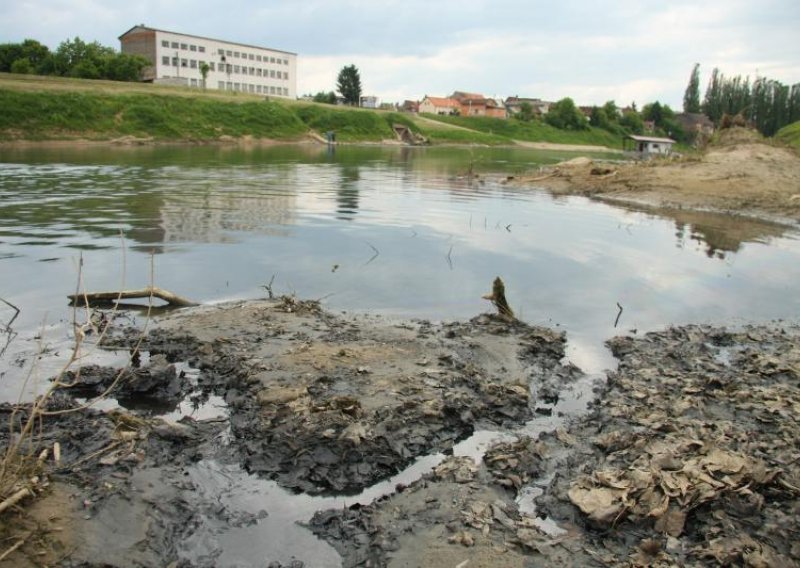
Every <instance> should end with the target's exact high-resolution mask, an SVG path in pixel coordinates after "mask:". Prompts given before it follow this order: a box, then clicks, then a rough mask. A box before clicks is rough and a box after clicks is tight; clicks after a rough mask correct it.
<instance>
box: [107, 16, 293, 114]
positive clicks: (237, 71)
mask: <svg viewBox="0 0 800 568" xmlns="http://www.w3.org/2000/svg"><path fill="white" fill-rule="evenodd" d="M119 41H120V44H121V51H122V53H127V54H130V55H141V56H142V57H144V58H145V59H147V60H148V61H150V67H149V68H148V69H146V70H145V76H144V80H145V81H147V82H151V83H166V84H172V85H180V86H187V87H198V88H199V87H205V88H208V89H218V90H220V91H240V92H245V93H254V94H259V95H269V96H277V97H288V98H295V97H296V96H297V54H296V53H291V52H289V51H281V50H278V49H271V48H266V47H258V46H254V45H246V44H242V43H236V42H230V41H223V40H219V39H211V38H207V37H201V36H195V35H188V34H182V33H177V32H168V31H164V30H159V29H156V28H151V27H148V26H145V25H144V24H141V25H138V26H134V27H132V28H131V29H129V30H128V31H127V32H125V33H124V34H122V35H121V36H119ZM205 66H208V75H207V77H206V79H205V81H204V80H203V73H202V71H201V70H202V69H203V68H204V67H205Z"/></svg>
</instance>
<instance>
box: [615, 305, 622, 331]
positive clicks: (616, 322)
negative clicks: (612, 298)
mask: <svg viewBox="0 0 800 568" xmlns="http://www.w3.org/2000/svg"><path fill="white" fill-rule="evenodd" d="M617 307H618V308H619V312H617V319H615V320H614V327H617V324H618V323H619V318H620V316H621V315H622V306H620V305H619V302H617Z"/></svg>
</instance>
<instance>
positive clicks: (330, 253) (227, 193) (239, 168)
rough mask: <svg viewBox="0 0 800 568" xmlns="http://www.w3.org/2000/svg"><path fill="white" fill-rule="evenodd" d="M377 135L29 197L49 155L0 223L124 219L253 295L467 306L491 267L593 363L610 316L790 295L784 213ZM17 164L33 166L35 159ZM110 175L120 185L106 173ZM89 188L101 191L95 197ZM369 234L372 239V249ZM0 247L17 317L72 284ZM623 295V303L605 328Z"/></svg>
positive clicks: (109, 231) (175, 256)
mask: <svg viewBox="0 0 800 568" xmlns="http://www.w3.org/2000/svg"><path fill="white" fill-rule="evenodd" d="M371 152H372V153H370V154H369V156H370V160H369V161H365V160H358V159H352V160H350V159H347V152H341V153H339V152H337V155H336V156H334V157H331V158H329V159H326V161H322V162H320V161H314V160H315V159H316V158H313V157H309V156H305V155H303V156H300V157H299V158H298V157H297V156H295V154H291V156H295V157H294V158H292V159H293V160H294V161H292V162H287V161H283V162H279V163H271V162H269V160H266V161H259V159H258V156H255V155H253V156H250V157H248V159H247V160H246V161H245V163H240V164H233V165H227V164H225V163H224V161H223V162H221V163H220V165H218V166H214V167H210V166H208V164H204V163H199V164H194V163H180V164H179V165H174V164H173V165H170V164H163V165H159V166H156V167H153V168H148V167H140V166H135V167H134V166H126V167H117V170H116V171H118V173H120V176H119V178H117V177H114V175H113V171H115V170H114V167H111V166H104V170H103V171H102V172H101V173H102V174H103V176H104V177H102V179H100V180H99V181H98V180H97V179H94V178H92V179H90V180H88V182H87V183H89V186H90V187H88V188H86V189H85V190H81V189H79V190H74V191H75V193H71V192H72V191H73V190H72V189H69V188H66V189H65V187H64V186H59V189H58V190H57V191H56V194H55V197H56V198H58V199H60V200H61V201H59V203H58V204H57V205H55V204H54V205H52V206H49V205H47V204H46V203H45V202H42V205H41V206H39V208H38V209H36V208H35V207H33V206H34V205H35V204H36V197H37V196H42V195H45V194H47V192H46V191H45V190H46V189H47V188H48V187H50V186H51V185H52V184H53V183H55V182H54V181H53V179H51V178H56V177H57V176H56V175H55V174H54V173H53V172H54V171H55V170H53V169H52V168H49V169H48V168H47V167H45V169H44V171H43V173H42V176H43V177H42V179H40V180H38V181H37V180H36V179H33V180H28V181H27V182H26V183H28V184H29V186H30V187H35V190H30V191H28V190H26V191H27V193H25V192H23V195H21V196H20V199H21V200H25V201H27V202H28V203H27V204H24V205H20V206H19V207H18V208H17V209H13V208H12V209H8V208H5V209H4V210H3V211H4V212H11V213H14V215H10V216H6V217H5V223H6V226H10V227H12V230H16V231H18V232H19V235H20V236H19V237H18V238H19V240H21V239H23V238H26V239H29V238H30V237H23V236H21V234H22V233H25V232H31V231H33V228H35V231H34V232H36V233H37V234H38V233H41V234H43V235H46V236H45V237H43V238H45V239H50V240H51V241H52V242H53V243H54V244H58V245H59V246H60V247H63V246H65V245H80V244H81V243H84V244H85V242H86V240H87V239H86V236H85V232H84V231H87V230H88V231H92V233H91V234H100V235H104V237H103V238H102V239H98V238H94V239H90V240H89V242H92V243H93V244H101V245H107V244H109V243H110V244H112V245H113V246H115V247H118V246H119V244H118V242H119V240H118V236H116V230H117V228H118V227H120V226H125V227H127V228H128V231H127V234H128V236H129V238H130V239H131V240H132V241H133V242H130V243H129V247H131V248H135V247H136V245H137V243H138V244H139V245H141V246H143V247H144V249H143V250H142V252H145V250H148V249H150V248H153V247H163V248H162V249H161V252H163V255H162V256H161V257H159V258H157V259H156V283H157V284H158V285H159V286H161V287H164V288H168V289H172V290H175V291H176V292H179V293H182V294H184V295H187V296H190V297H194V298H197V299H200V300H213V299H218V298H220V297H243V296H255V295H263V293H264V291H263V289H261V288H260V286H261V285H262V284H265V283H267V282H269V280H270V277H271V276H272V275H273V274H275V275H276V280H275V283H274V289H275V290H276V291H277V292H279V293H289V292H296V293H297V294H299V295H300V296H303V297H312V298H319V297H323V296H326V295H328V294H333V295H332V296H330V298H329V299H328V303H329V305H330V306H332V307H336V308H343V309H369V310H377V311H387V312H392V313H396V314H403V315H411V316H418V317H426V318H431V319H451V318H464V317H470V316H473V315H475V314H476V313H479V312H481V311H485V310H487V309H488V308H489V305H488V304H487V303H486V302H485V301H484V300H481V299H480V296H481V295H482V294H484V293H486V292H488V291H489V290H488V288H489V286H490V284H491V281H492V279H493V278H494V277H495V276H497V275H501V276H502V277H503V278H504V279H505V280H506V282H507V285H508V287H509V299H510V301H511V302H512V305H513V306H514V307H515V309H517V311H518V312H519V313H520V314H521V315H522V317H523V319H525V320H526V321H529V322H530V323H535V324H543V325H550V326H554V325H557V324H558V325H561V326H562V327H563V328H565V329H567V330H568V332H569V333H570V337H572V338H574V339H573V344H574V347H571V349H573V351H572V355H571V357H573V358H574V359H576V360H580V361H582V362H583V365H581V366H584V365H585V366H586V367H587V368H589V369H592V370H597V369H602V368H606V367H608V366H609V365H608V356H607V351H606V350H605V349H604V348H603V346H602V342H603V341H604V340H605V339H607V338H608V337H610V336H612V335H614V334H616V333H618V332H620V331H622V330H628V329H631V328H637V329H639V330H642V331H645V330H649V329H653V328H656V327H663V326H664V325H668V324H672V323H676V324H678V323H684V322H690V321H693V322H697V321H715V322H725V321H730V320H732V319H737V320H739V319H745V320H746V319H748V318H752V319H759V318H760V319H764V318H771V317H780V316H796V315H797V314H798V312H799V311H800V310H799V309H798V308H800V299H799V298H798V294H797V291H796V290H795V287H796V284H795V283H796V282H797V281H798V280H799V279H800V262H798V257H800V242H799V241H797V240H795V237H792V236H789V237H788V238H785V237H783V236H782V231H783V229H782V228H781V229H776V228H775V227H774V226H769V225H764V224H759V223H758V222H752V223H749V222H748V223H747V224H746V225H744V224H743V223H741V221H739V220H736V219H733V220H731V219H730V218H727V217H724V216H713V215H710V216H708V215H706V216H705V217H692V216H687V215H686V214H684V213H685V212H672V213H670V212H654V211H651V210H636V211H633V210H630V209H622V208H619V207H616V206H612V205H608V204H600V203H597V202H592V201H589V200H587V199H584V198H580V197H563V198H559V199H553V198H552V197H551V196H549V195H548V194H546V193H544V192H542V191H536V190H527V189H519V188H512V187H508V186H503V185H499V184H493V183H486V184H477V183H469V182H468V181H467V180H464V179H458V178H455V177H452V175H451V173H450V172H452V171H453V166H452V165H450V166H448V164H447V163H446V161H445V160H443V159H442V156H441V155H438V154H435V153H434V154H428V153H426V152H420V153H414V154H413V155H412V156H411V157H408V156H407V157H406V159H405V160H398V161H396V162H391V159H387V158H386V156H387V155H389V156H394V154H391V153H389V154H387V153H386V152H383V151H378V152H376V151H374V150H371ZM234 154H235V153H234ZM234 154H232V155H234ZM382 156H383V158H382ZM429 156H430V157H432V159H433V160H434V163H433V164H432V166H431V167H430V168H428V167H426V166H425V160H426V159H428V157H429ZM178 159H180V155H178ZM340 160H341V161H343V163H340V162H339V161H340ZM387 160H388V161H387ZM409 160H411V161H409ZM390 162H391V163H390ZM115 167H116V166H115ZM64 168H65V166H59V167H58V168H56V170H58V171H61V170H62V169H64ZM67 169H68V168H67ZM456 169H458V168H456ZM24 171H25V172H26V173H25V175H26V176H33V178H35V176H36V175H37V174H36V172H37V168H36V167H33V166H32V167H28V168H27V169H25V170H24ZM93 172H94V173H93ZM97 172H98V170H96V169H94V170H91V169H90V170H85V171H83V173H79V171H76V172H72V173H69V175H68V176H67V177H68V178H69V179H70V180H71V181H70V184H73V185H74V186H75V187H79V186H80V177H81V175H88V176H92V175H95V174H96V173H97ZM135 178H136V179H135ZM115 183H118V184H119V187H125V188H128V189H125V190H121V191H120V192H118V193H115V192H114V191H110V189H113V188H114V187H117V186H115V185H114V184H115ZM136 183H138V184H139V185H138V186H136ZM31 184H32V185H31ZM134 186H136V187H137V189H136V190H135V191H134V189H132V188H133V187H134ZM70 187H71V186H70ZM97 193H103V194H104V195H102V197H103V198H102V199H94V197H96V195H95V194H97ZM62 198H63V199H62ZM64 202H65V203H67V204H68V205H69V206H68V207H65V206H64ZM82 207H91V208H93V211H94V212H95V215H94V216H93V219H92V220H91V222H86V221H87V220H86V219H85V218H81V217H80V215H81V210H82V209H81V208H82ZM34 213H35V215H34ZM84 217H85V216H84ZM687 227H691V228H690V229H689V228H687ZM742 227H744V229H745V230H742ZM678 233H680V234H678ZM15 238H17V237H14V236H12V237H10V238H9V237H3V240H6V241H7V242H8V240H9V239H11V240H13V239H15ZM703 239H707V241H705V240H703ZM698 240H699V242H698ZM676 245H681V246H676ZM370 246H374V247H375V248H376V249H378V250H379V251H380V254H379V256H377V257H376V258H375V259H374V261H372V262H370V263H369V264H367V261H368V260H369V259H370V258H371V257H372V256H373V255H374V251H373V250H372V249H371V248H370ZM0 247H5V249H6V250H3V248H0V257H2V255H3V254H4V253H5V252H6V251H7V252H12V251H13V252H15V253H16V252H17V250H19V251H21V252H23V253H24V256H25V258H16V257H14V256H13V255H8V254H6V256H5V257H2V260H1V261H2V262H3V263H4V264H5V265H6V266H7V267H9V269H10V270H9V271H6V272H5V273H4V275H2V276H0V284H3V285H4V286H5V289H8V290H12V291H13V290H14V289H17V292H16V294H15V295H14V296H13V298H12V299H13V300H16V301H15V303H16V304H17V305H22V304H25V305H38V306H40V307H39V308H37V310H39V312H36V310H31V308H28V310H27V312H29V313H28V314H23V315H25V317H26V321H33V319H34V318H33V316H32V315H30V314H32V313H34V312H36V313H40V312H41V311H43V310H46V309H51V310H54V312H55V313H60V310H61V309H62V305H61V303H60V302H59V303H58V304H55V301H52V302H48V301H44V302H43V301H42V300H41V298H56V297H61V296H63V294H64V293H66V292H65V289H69V288H71V287H72V286H73V284H74V281H75V280H74V278H75V274H74V271H73V270H71V264H70V263H67V262H52V263H38V262H31V260H34V259H40V258H43V257H48V258H49V257H52V256H53V253H52V251H48V250H46V247H33V246H30V247H23V246H19V247H16V248H13V249H12V247H11V246H10V245H9V244H7V243H6V244H2V243H0ZM712 249H713V251H714V252H713V253H712V255H711V256H712V257H716V251H723V252H724V254H725V259H724V260H722V261H721V260H720V259H717V258H712V259H710V258H709V256H708V251H709V250H712ZM448 254H450V259H448V258H447V257H448ZM70 255H71V256H70ZM61 256H63V257H66V256H70V257H74V256H76V255H75V254H74V253H72V252H70V254H69V255H61ZM126 262H127V272H128V275H129V277H128V280H129V286H130V287H138V286H140V285H144V284H146V283H147V281H148V280H149V258H148V257H147V255H146V254H141V253H136V254H131V255H129V257H128V259H127V261H126ZM121 263H122V260H121V255H120V253H119V251H118V250H108V251H92V252H90V253H87V254H86V256H85V276H86V277H87V282H89V283H90V284H89V286H90V287H91V288H93V289H101V288H114V287H115V286H117V285H118V280H117V277H116V274H117V271H116V269H115V270H111V271H109V270H108V267H109V266H110V267H115V268H116V267H118V266H120V265H121ZM334 264H336V265H338V268H337V270H336V271H335V272H333V271H332V266H333V265H334ZM12 272H13V273H14V274H16V275H18V278H19V282H23V281H24V282H32V283H34V284H33V285H32V286H28V287H27V288H26V289H25V290H21V289H20V286H19V285H17V284H15V283H14V282H12V281H11V280H10V279H9V277H8V276H7V275H8V274H11V273H12ZM4 276H5V277H4ZM20 299H21V300H22V301H19V300H20ZM617 302H620V304H622V305H623V306H624V313H623V315H622V318H621V322H620V327H619V328H618V329H615V328H614V327H613V323H614V319H615V316H616V314H617V307H616V303H617ZM37 317H38V316H37Z"/></svg>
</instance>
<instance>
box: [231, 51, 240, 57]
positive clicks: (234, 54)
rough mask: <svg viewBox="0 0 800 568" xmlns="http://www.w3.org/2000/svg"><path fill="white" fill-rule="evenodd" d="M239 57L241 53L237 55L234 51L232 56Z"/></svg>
mask: <svg viewBox="0 0 800 568" xmlns="http://www.w3.org/2000/svg"><path fill="white" fill-rule="evenodd" d="M240 55H241V53H239V52H238V51H234V52H233V56H234V57H239V56H240Z"/></svg>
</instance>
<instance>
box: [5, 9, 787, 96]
mask: <svg viewBox="0 0 800 568" xmlns="http://www.w3.org/2000/svg"><path fill="white" fill-rule="evenodd" d="M138 23H145V24H147V25H151V26H154V27H158V28H162V29H169V30H174V31H182V32H186V33H192V34H196V35H203V36H208V37H217V38H221V39H230V40H232V41H239V42H242V43H249V44H255V45H264V46H267V47H274V48H277V49H283V50H287V51H292V52H296V53H298V54H299V65H300V72H299V77H298V83H299V84H298V90H299V91H300V92H301V93H305V92H316V91H318V90H331V89H333V88H334V84H335V79H336V75H337V73H338V71H339V69H340V68H341V67H342V66H343V65H347V64H350V63H354V64H355V65H356V66H357V67H358V68H359V69H360V70H361V73H362V81H363V83H364V86H365V90H366V91H367V92H368V93H369V94H375V95H378V96H379V97H381V98H382V99H384V100H388V101H402V100H403V99H406V98H420V97H421V96H423V95H425V94H438V95H446V94H449V93H450V92H452V91H453V90H456V89H460V90H472V91H479V92H484V93H486V94H490V95H495V94H498V95H514V94H518V95H521V96H525V95H527V96H535V97H542V98H548V99H559V98H562V97H565V96H570V97H572V98H573V99H574V100H575V101H576V102H577V103H579V104H602V103H603V102H604V101H605V100H609V99H614V100H618V101H625V102H626V103H627V102H630V101H631V100H636V101H637V103H639V104H640V105H641V104H643V103H645V102H648V101H652V100H655V99H658V100H661V101H662V102H666V103H668V104H670V105H672V106H673V107H674V108H680V104H681V101H682V96H683V90H684V89H685V86H686V83H687V81H688V78H689V74H690V72H691V69H692V66H693V65H694V63H698V62H699V63H700V64H701V82H704V81H705V80H706V78H707V77H708V76H709V74H710V72H711V70H712V69H713V68H714V67H719V68H720V70H721V71H722V72H723V73H725V74H726V75H736V74H743V75H751V76H755V74H756V73H761V74H765V75H768V76H770V77H771V78H774V79H777V80H780V81H782V82H784V83H789V84H792V83H796V82H800V55H798V54H799V53H800V52H799V51H798V50H797V48H796V43H797V40H796V36H797V29H800V3H798V2H796V1H794V0H763V1H758V2H756V1H755V0H725V1H723V0H708V1H704V2H703V3H700V4H698V3H696V2H694V1H691V2H689V1H683V0H679V1H676V2H669V3H663V2H656V1H653V0H639V1H634V0H622V1H617V2H601V3H599V4H598V3H594V2H591V3H590V2H588V1H587V0H562V1H561V2H558V3H551V2H543V1H542V0H532V1H531V0H528V1H522V0H495V1H493V2H489V1H488V0H475V1H472V2H459V1H455V0H440V1H438V2H429V1H422V0H406V1H403V2H401V1H399V0H388V1H386V2H367V1H364V0H341V1H339V2H335V3H334V2H330V1H323V0H306V1H305V2H302V3H298V2H295V1H291V2H290V1H289V0H272V1H271V2H269V3H264V4H261V5H258V6H254V5H253V4H252V2H249V1H246V0H229V1H228V2H226V3H224V4H220V3H218V2H204V1H203V0H194V1H192V2H189V1H188V0H173V1H172V2H169V3H163V2H156V1H155V0H144V1H143V2H140V3H136V4H135V5H131V6H125V5H123V4H121V3H118V2H99V1H96V0H75V1H69V2H68V1H66V0H28V1H21V2H16V3H12V4H10V5H9V6H8V8H7V9H6V10H5V12H4V17H3V19H2V21H0V37H3V38H4V40H5V41H20V40H22V39H24V38H26V37H32V38H35V39H39V40H40V41H42V42H44V43H46V44H47V45H49V46H50V47H51V48H54V47H56V46H57V45H58V43H59V42H60V41H63V40H64V39H66V38H67V37H74V36H75V35H79V36H81V37H82V38H84V39H89V40H94V39H96V40H98V41H100V42H101V43H103V44H105V45H112V46H115V47H116V46H118V43H117V36H119V35H120V34H121V33H123V32H124V31H125V30H127V29H128V28H130V27H131V26H133V25H135V24H138Z"/></svg>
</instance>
